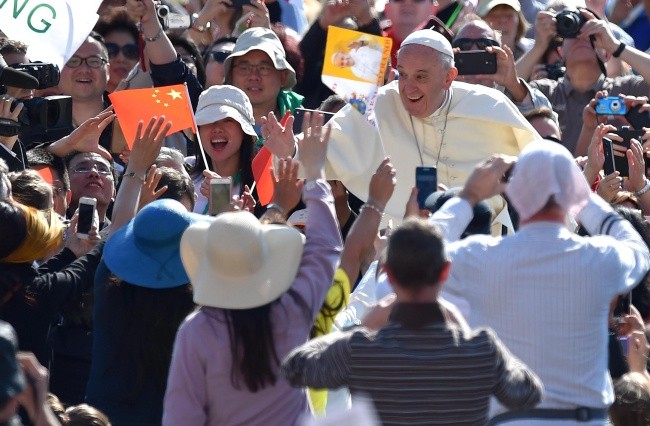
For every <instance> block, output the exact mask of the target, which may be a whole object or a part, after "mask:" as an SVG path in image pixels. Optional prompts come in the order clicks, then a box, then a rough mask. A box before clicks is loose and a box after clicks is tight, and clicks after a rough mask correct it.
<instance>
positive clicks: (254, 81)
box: [230, 50, 288, 113]
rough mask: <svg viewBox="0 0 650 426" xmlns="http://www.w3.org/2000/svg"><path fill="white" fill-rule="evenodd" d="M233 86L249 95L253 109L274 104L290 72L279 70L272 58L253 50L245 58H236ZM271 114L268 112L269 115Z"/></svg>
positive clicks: (232, 71) (233, 70) (233, 68)
mask: <svg viewBox="0 0 650 426" xmlns="http://www.w3.org/2000/svg"><path fill="white" fill-rule="evenodd" d="M230 72H231V73H232V84H233V86H235V87H238V88H240V89H241V90H243V91H244V93H246V95H248V98H249V99H250V101H251V104H253V107H255V106H258V105H265V104H269V105H270V104H273V105H275V102H276V99H277V97H278V94H279V93H280V90H281V89H282V86H283V85H284V83H285V81H286V79H287V75H288V71H287V70H277V69H275V65H274V64H273V61H271V58H270V57H269V55H267V54H266V53H264V52H262V51H261V50H252V51H250V52H248V53H247V54H245V55H243V56H239V57H237V58H234V59H233V61H232V67H231V71H230ZM269 112H271V110H270V111H267V113H269Z"/></svg>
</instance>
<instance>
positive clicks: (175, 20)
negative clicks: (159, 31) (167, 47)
mask: <svg viewBox="0 0 650 426" xmlns="http://www.w3.org/2000/svg"><path fill="white" fill-rule="evenodd" d="M156 16H158V20H159V21H160V25H162V28H163V30H165V31H167V30H186V29H188V28H190V27H191V26H192V17H191V16H189V15H183V14H182V13H173V12H172V11H170V10H169V6H165V5H164V4H159V5H157V6H156Z"/></svg>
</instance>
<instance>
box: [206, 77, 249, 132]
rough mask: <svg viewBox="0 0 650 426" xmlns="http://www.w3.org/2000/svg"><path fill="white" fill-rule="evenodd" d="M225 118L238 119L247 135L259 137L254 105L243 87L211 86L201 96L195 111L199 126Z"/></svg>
mask: <svg viewBox="0 0 650 426" xmlns="http://www.w3.org/2000/svg"><path fill="white" fill-rule="evenodd" d="M224 118H232V119H233V120H235V121H237V122H238V123H239V125H240V126H241V129H242V131H243V132H244V133H246V134H247V135H251V136H253V137H254V138H255V139H257V134H256V133H255V128H254V127H253V125H254V124H255V120H254V119H253V105H252V104H251V101H250V99H248V96H246V93H244V92H243V91H242V90H241V89H238V88H237V87H235V86H229V85H222V86H211V87H209V88H208V89H206V90H204V91H203V92H202V93H201V95H200V96H199V103H198V105H197V107H196V113H194V119H195V121H196V125H197V126H203V125H205V124H210V123H216V122H217V121H220V120H223V119H224Z"/></svg>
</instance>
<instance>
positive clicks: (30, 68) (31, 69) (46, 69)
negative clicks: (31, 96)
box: [11, 62, 61, 89]
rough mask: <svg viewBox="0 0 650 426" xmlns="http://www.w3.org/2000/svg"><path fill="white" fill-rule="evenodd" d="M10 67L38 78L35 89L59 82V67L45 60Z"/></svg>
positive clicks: (52, 85)
mask: <svg viewBox="0 0 650 426" xmlns="http://www.w3.org/2000/svg"><path fill="white" fill-rule="evenodd" d="M11 68H13V69H16V70H18V71H22V72H24V73H26V74H29V75H31V76H32V77H34V78H35V79H37V80H38V87H37V89H47V88H48V87H54V86H56V85H57V84H59V78H60V77H61V71H59V67H58V66H56V65H54V64H50V63H47V62H30V63H28V64H14V65H11Z"/></svg>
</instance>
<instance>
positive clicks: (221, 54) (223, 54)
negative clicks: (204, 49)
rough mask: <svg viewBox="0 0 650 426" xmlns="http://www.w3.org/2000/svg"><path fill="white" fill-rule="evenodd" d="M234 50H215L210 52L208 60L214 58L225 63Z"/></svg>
mask: <svg viewBox="0 0 650 426" xmlns="http://www.w3.org/2000/svg"><path fill="white" fill-rule="evenodd" d="M231 53H232V52H228V51H224V50H217V51H214V52H209V53H208V58H207V59H208V60H209V59H210V58H212V59H213V60H215V61H217V62H219V63H220V64H223V63H224V61H225V60H226V58H227V57H228V56H229V55H230V54H231Z"/></svg>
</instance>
